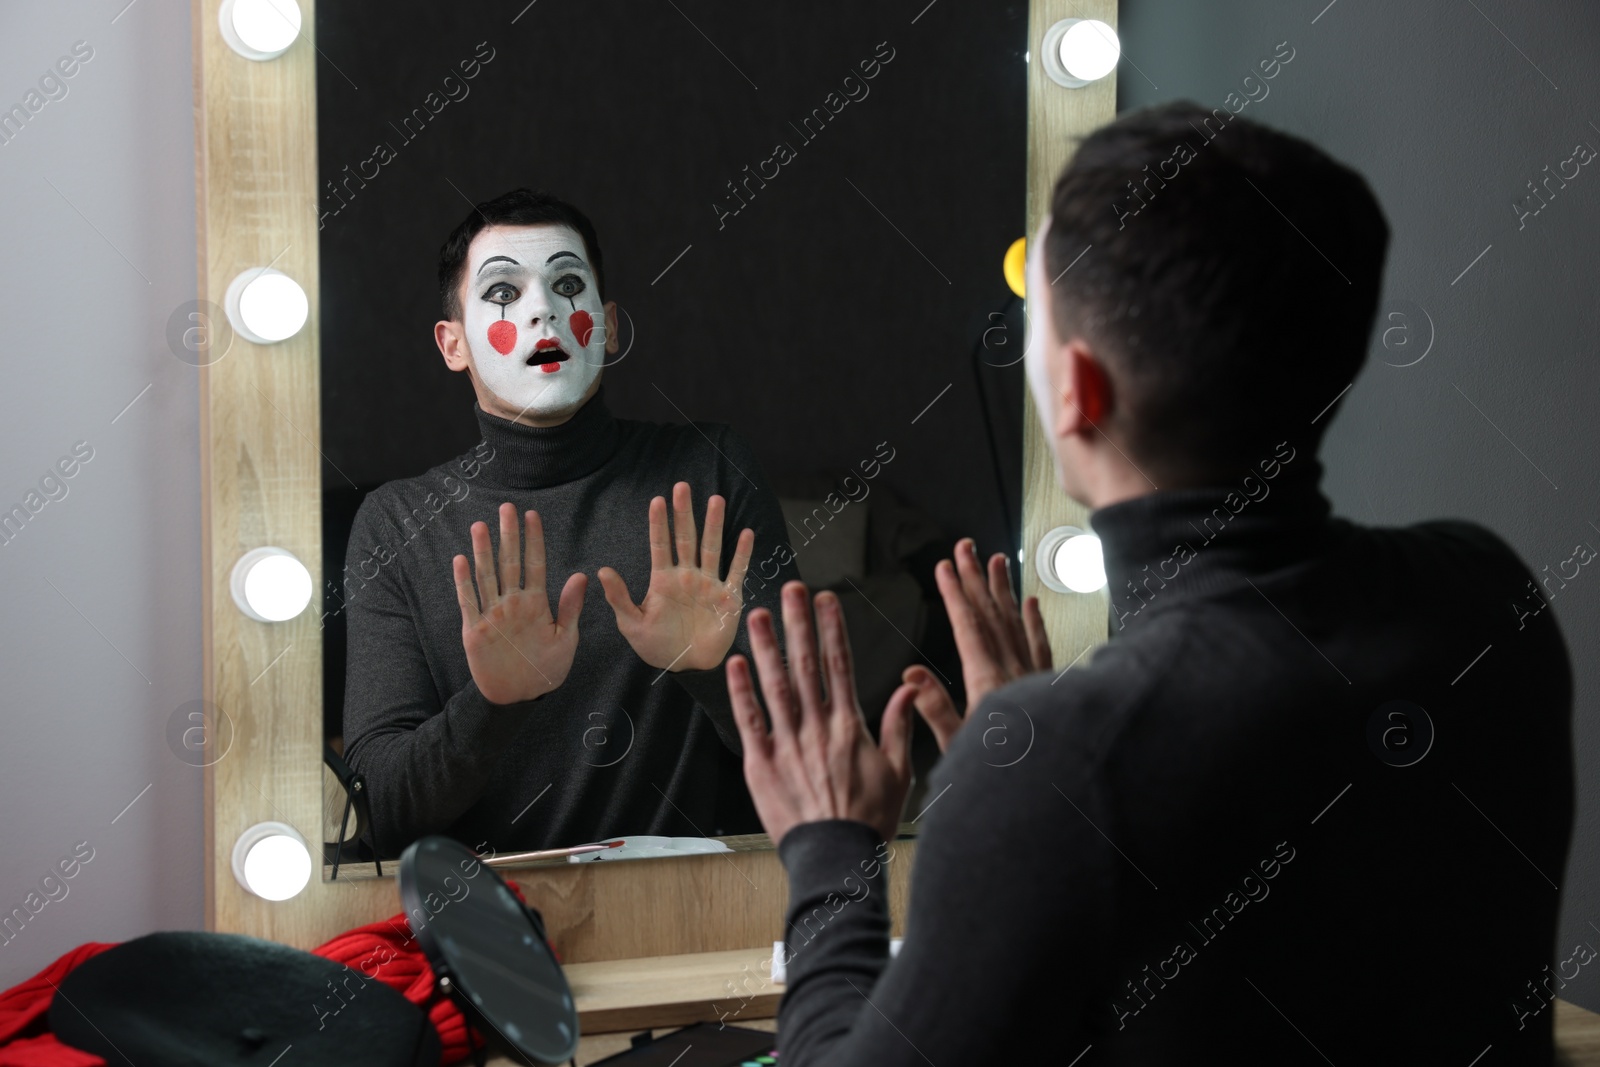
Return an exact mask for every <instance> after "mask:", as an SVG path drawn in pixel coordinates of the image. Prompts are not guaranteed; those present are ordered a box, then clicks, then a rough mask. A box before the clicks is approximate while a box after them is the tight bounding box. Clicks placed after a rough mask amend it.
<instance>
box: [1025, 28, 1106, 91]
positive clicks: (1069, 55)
mask: <svg viewBox="0 0 1600 1067" xmlns="http://www.w3.org/2000/svg"><path fill="white" fill-rule="evenodd" d="M1040 51H1041V52H1042V54H1043V56H1044V69H1045V73H1046V74H1048V75H1049V76H1050V78H1051V80H1052V81H1054V82H1056V83H1057V84H1058V85H1064V86H1066V87H1067V88H1069V89H1081V88H1082V87H1084V86H1085V85H1088V84H1089V83H1091V82H1095V81H1099V80H1100V79H1101V78H1104V77H1105V76H1106V75H1107V74H1110V73H1111V72H1112V71H1113V70H1115V69H1117V60H1119V59H1120V58H1122V44H1121V42H1119V41H1118V40H1117V31H1116V30H1114V29H1112V28H1111V26H1110V25H1109V24H1108V23H1105V22H1102V21H1100V20H1099V19H1062V20H1061V21H1060V22H1058V23H1056V24H1055V25H1054V26H1051V27H1050V28H1049V29H1048V30H1046V31H1045V35H1044V47H1043V48H1042V49H1041V50H1040Z"/></svg>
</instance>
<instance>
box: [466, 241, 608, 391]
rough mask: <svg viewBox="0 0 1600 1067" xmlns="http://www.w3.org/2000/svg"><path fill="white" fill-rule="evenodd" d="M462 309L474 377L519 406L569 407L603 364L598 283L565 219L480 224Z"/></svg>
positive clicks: (470, 254)
mask: <svg viewBox="0 0 1600 1067" xmlns="http://www.w3.org/2000/svg"><path fill="white" fill-rule="evenodd" d="M461 314H462V320H463V324H464V326H465V327H466V336H467V345H468V347H469V348H470V349H471V352H472V362H473V365H474V366H475V367H476V368H477V370H478V377H479V378H480V379H481V380H482V381H483V384H484V385H485V386H487V387H488V389H489V391H490V392H492V393H494V395H495V396H497V397H499V398H500V400H501V401H502V402H504V403H505V404H506V405H507V406H509V407H511V408H513V409H515V410H517V411H519V412H524V413H532V414H535V415H542V416H549V415H562V414H568V413H571V412H572V411H574V410H575V409H576V408H577V407H578V405H579V404H581V403H582V402H583V398H584V395H585V394H586V393H587V392H588V391H589V386H590V385H591V384H592V383H593V382H594V380H595V378H596V377H598V376H599V374H600V369H601V367H602V366H604V364H605V358H606V315H605V308H604V307H603V306H602V304H601V302H600V287H599V285H598V284H597V283H596V280H595V276H594V271H593V270H592V269H591V268H590V267H589V260H588V255H587V251H586V249H585V247H584V243H583V238H582V237H580V236H579V235H578V233H577V231H576V230H574V229H572V228H571V227H569V226H564V225H560V224H545V225H538V226H517V227H509V228H507V227H494V226H491V227H489V228H488V229H485V230H483V231H482V232H480V233H479V234H478V235H477V236H476V237H474V238H473V240H472V245H471V247H470V248H469V249H468V251H467V279H466V286H465V289H464V292H463V298H462V313H461Z"/></svg>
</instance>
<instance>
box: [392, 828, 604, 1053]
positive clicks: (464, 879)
mask: <svg viewBox="0 0 1600 1067" xmlns="http://www.w3.org/2000/svg"><path fill="white" fill-rule="evenodd" d="M399 881H400V902H401V905H402V906H403V907H404V908H405V913H406V920H407V921H408V922H409V923H410V925H411V931H412V933H413V934H415V935H416V938H417V942H418V944H419V945H420V946H421V948H422V951H423V954H424V955H426V956H427V957H428V963H429V964H430V965H432V967H433V974H434V978H435V980H436V981H437V982H438V983H439V986H440V988H441V989H443V990H445V991H446V992H448V993H449V994H450V995H451V997H452V998H453V999H454V1000H455V1002H456V1003H457V1004H458V1005H459V1006H460V1007H461V1010H462V1012H463V1013H464V1014H465V1015H466V1017H467V1019H468V1021H469V1022H471V1023H472V1024H473V1025H474V1026H476V1027H477V1028H478V1030H479V1031H480V1032H481V1033H482V1034H483V1036H484V1038H485V1040H487V1041H488V1042H489V1043H490V1044H492V1045H494V1046H495V1047H496V1048H498V1049H499V1050H501V1051H503V1052H506V1053H509V1054H510V1055H511V1056H512V1057H513V1058H514V1059H524V1060H528V1061H530V1062H532V1063H535V1064H561V1063H566V1062H568V1061H569V1060H571V1059H572V1058H573V1056H574V1055H576V1053H577V1050H578V1009H577V1006H576V1005H575V1004H574V1003H573V1000H572V990H571V989H570V988H569V987H568V986H567V978H566V975H564V974H563V973H562V972H561V965H560V964H559V963H557V962H556V959H555V956H554V955H553V954H552V953H551V951H550V945H549V943H548V942H547V941H546V940H545V933H544V920H543V919H542V918H541V917H540V916H539V913H538V912H537V911H535V910H534V909H532V908H530V907H528V906H527V905H526V904H524V903H523V902H522V901H521V900H518V899H517V895H516V894H515V893H513V892H512V891H511V890H510V888H509V887H507V885H506V883H505V882H504V880H502V879H501V877H500V876H499V875H498V874H496V873H495V872H494V871H493V870H491V869H490V868H489V867H488V865H487V864H485V863H484V862H483V860H482V859H481V858H480V857H479V856H478V854H477V853H475V852H473V851H472V850H471V849H469V848H467V847H466V846H465V845H463V844H461V843H460V842H459V841H455V840H453V839H451V838H448V837H443V836H438V835H435V836H432V837H424V838H420V839H418V840H416V841H413V842H412V843H411V844H410V846H408V847H407V848H406V850H405V852H404V853H402V854H401V856H400V874H399ZM480 1062H481V1061H480Z"/></svg>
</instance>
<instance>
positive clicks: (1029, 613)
mask: <svg viewBox="0 0 1600 1067" xmlns="http://www.w3.org/2000/svg"><path fill="white" fill-rule="evenodd" d="M955 555H956V563H955V566H951V564H950V561H949V560H947V559H942V560H940V561H939V563H938V565H937V566H936V567H934V569H933V575H934V579H935V580H936V581H937V582H938V583H939V595H940V596H941V597H943V598H944V606H945V610H946V611H947V612H949V614H950V626H951V629H953V630H954V631H955V636H956V651H957V652H959V653H960V655H961V680H962V682H963V684H964V685H965V686H966V690H967V711H968V712H970V711H971V710H972V709H973V708H975V707H977V706H978V704H979V703H981V702H982V700H983V698H984V697H985V696H987V695H988V694H989V693H991V692H993V691H994V690H996V689H998V688H1000V687H1001V686H1003V685H1005V684H1006V683H1008V682H1011V681H1013V680H1015V679H1017V678H1020V677H1022V676H1023V675H1025V674H1032V673H1033V672H1035V671H1047V670H1049V669H1050V666H1051V657H1050V638H1049V635H1048V634H1047V633H1045V628H1044V616H1043V615H1041V614H1040V612H1039V598H1038V597H1036V596H1030V597H1028V598H1027V599H1026V600H1024V601H1023V605H1022V609H1021V610H1020V611H1019V610H1018V608H1017V600H1016V597H1014V596H1012V594H1011V558H1010V557H1009V556H1007V555H1006V554H1005V553H1003V552H996V553H995V554H994V555H992V556H990V557H989V575H988V582H987V583H985V581H984V574H983V570H982V569H981V568H980V567H979V566H978V546H977V545H976V544H975V543H974V542H973V540H972V539H971V538H970V537H968V538H963V539H962V540H960V541H957V542H956V552H955ZM900 680H901V681H903V682H905V683H906V684H907V685H909V686H911V687H913V688H914V689H915V690H916V697H915V699H914V703H915V705H916V708H917V712H918V714H920V715H921V716H922V717H923V719H924V720H926V721H927V723H928V725H929V726H930V727H932V728H933V735H934V737H935V738H936V739H937V740H938V742H939V751H941V752H943V751H944V750H945V749H947V748H949V747H950V739H951V738H952V737H954V736H955V734H956V731H957V730H959V729H961V724H962V723H963V722H965V721H966V719H965V717H964V715H963V713H962V712H959V711H957V710H956V705H955V701H954V700H953V699H951V696H950V691H949V690H947V689H946V688H945V687H944V686H943V685H942V684H941V683H940V682H939V679H938V678H936V677H934V674H933V672H932V671H930V670H928V668H926V667H924V666H922V665H921V664H918V665H916V666H913V667H907V668H906V669H905V670H904V671H903V672H901V675H900Z"/></svg>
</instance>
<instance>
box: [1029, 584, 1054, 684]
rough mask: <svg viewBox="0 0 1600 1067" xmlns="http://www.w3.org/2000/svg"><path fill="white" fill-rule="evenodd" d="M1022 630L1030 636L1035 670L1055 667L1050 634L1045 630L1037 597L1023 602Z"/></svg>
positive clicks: (1030, 647) (1031, 655)
mask: <svg viewBox="0 0 1600 1067" xmlns="http://www.w3.org/2000/svg"><path fill="white" fill-rule="evenodd" d="M1022 628H1023V629H1024V630H1025V631H1026V632H1027V635H1028V655H1029V656H1030V657H1031V658H1032V659H1033V669H1034V670H1036V671H1047V670H1050V669H1051V668H1052V667H1054V666H1055V657H1054V656H1053V655H1052V654H1051V652H1050V634H1049V632H1048V631H1047V630H1045V628H1044V614H1043V613H1042V612H1041V611H1040V610H1039V598H1038V597H1036V596H1031V597H1029V598H1028V599H1027V600H1025V601H1023V604H1022Z"/></svg>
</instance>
